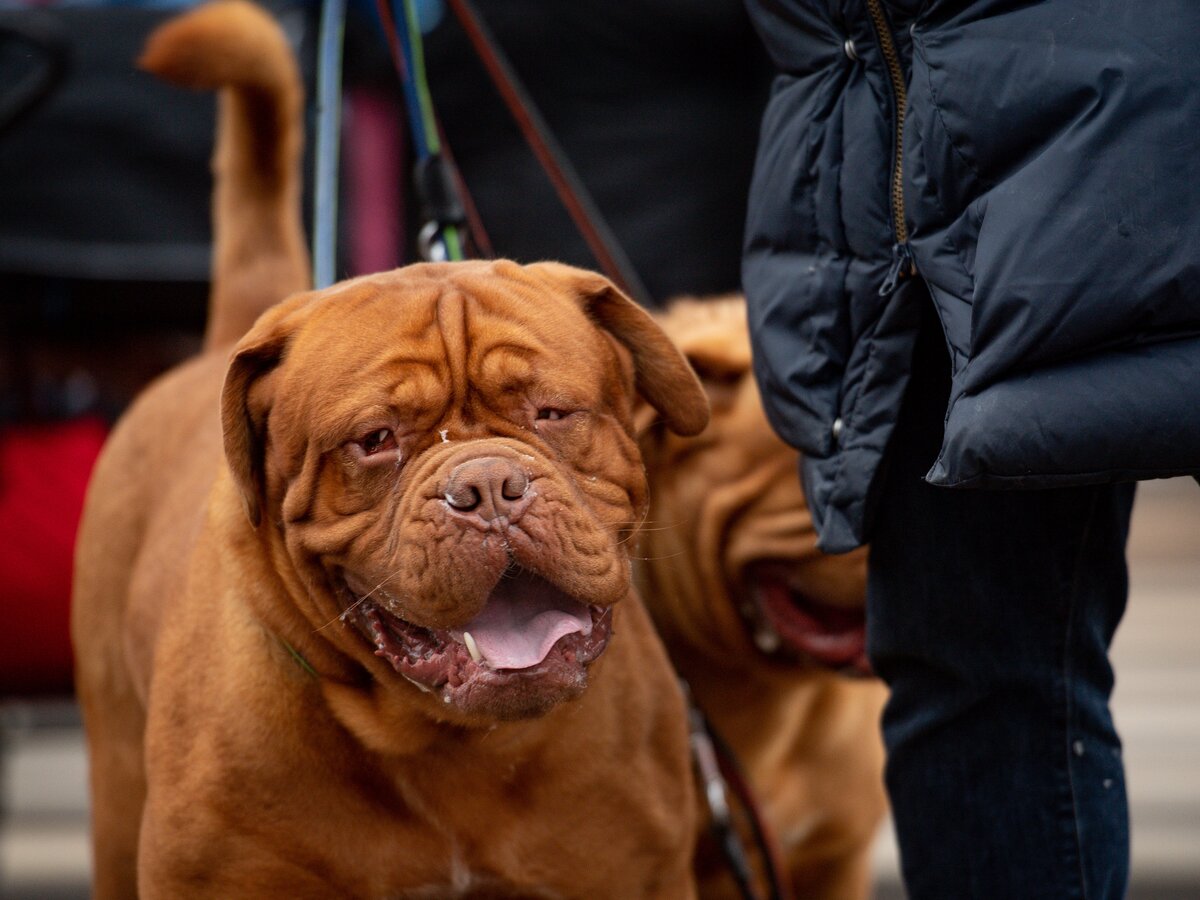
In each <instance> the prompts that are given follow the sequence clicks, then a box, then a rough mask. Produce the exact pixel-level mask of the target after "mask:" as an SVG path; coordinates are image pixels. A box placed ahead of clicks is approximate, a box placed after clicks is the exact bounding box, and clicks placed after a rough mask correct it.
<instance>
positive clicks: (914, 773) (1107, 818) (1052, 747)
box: [868, 333, 1133, 900]
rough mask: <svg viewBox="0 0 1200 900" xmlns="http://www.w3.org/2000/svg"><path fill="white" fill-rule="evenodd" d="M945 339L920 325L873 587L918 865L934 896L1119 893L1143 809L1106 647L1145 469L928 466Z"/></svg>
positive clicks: (875, 549) (899, 819)
mask: <svg viewBox="0 0 1200 900" xmlns="http://www.w3.org/2000/svg"><path fill="white" fill-rule="evenodd" d="M930 337H932V339H929V338H930ZM939 343H940V335H937V334H936V333H933V334H932V335H930V336H927V338H926V340H924V341H923V342H922V346H921V349H920V351H919V352H920V354H921V357H920V361H919V363H918V368H917V370H916V371H915V373H914V374H915V377H914V382H913V386H912V389H911V390H910V392H909V396H908V397H907V398H906V401H905V405H904V408H903V410H902V412H901V418H900V421H899V423H898V425H897V433H896V435H895V438H894V443H893V446H892V448H891V449H890V453H889V470H888V472H887V474H886V481H885V483H884V486H883V488H882V492H881V495H880V498H879V505H878V507H877V513H876V521H875V527H874V530H873V532H872V549H871V560H870V579H869V590H868V614H869V618H868V621H869V626H868V629H869V634H868V642H869V645H868V649H869V653H870V656H871V660H872V663H873V665H874V666H875V668H876V670H877V671H878V672H879V673H880V675H881V676H882V677H883V678H884V679H885V680H886V681H887V682H888V683H889V685H890V687H891V690H892V694H891V699H890V701H889V703H888V706H887V708H886V710H885V713H884V722H883V729H884V738H885V741H886V744H887V747H888V764H887V784H888V791H889V794H890V796H891V800H892V804H893V812H894V818H895V823H896V831H897V838H898V842H899V848H900V853H901V860H902V867H903V873H904V878H905V883H906V886H907V888H908V890H909V893H910V895H911V896H912V897H915V898H938V900H942V898H956V900H957V898H973V897H974V898H1002V897H1004V898H1008V897H1011V898H1019V900H1034V898H1039V897H1045V898H1053V900H1062V898H1070V897H1086V898H1107V897H1120V896H1122V895H1123V894H1124V891H1125V887H1126V882H1127V877H1128V856H1129V836H1128V813H1127V807H1126V800H1125V784H1124V774H1123V767H1122V763H1121V758H1120V741H1119V739H1118V737H1117V734H1116V731H1115V729H1114V727H1113V722H1112V717H1111V715H1110V712H1109V708H1108V701H1109V697H1110V694H1111V691H1112V683H1113V676H1112V670H1111V668H1110V665H1109V661H1108V647H1109V644H1110V642H1111V640H1112V636H1113V633H1114V631H1115V629H1116V627H1117V623H1118V622H1119V620H1120V617H1121V614H1122V612H1123V611H1124V605H1125V599H1126V595H1127V588H1128V581H1127V574H1126V567H1125V556H1124V547H1125V539H1126V535H1127V532H1128V523H1129V513H1130V510H1131V507H1132V501H1133V486H1132V485H1103V486H1090V487H1081V488H1067V489H1055V490H1038V491H980V490H953V489H945V488H934V487H931V486H929V485H928V484H926V483H925V482H924V481H923V480H922V479H921V476H922V475H924V473H925V472H926V471H927V470H928V468H929V466H930V465H931V464H932V462H933V459H934V456H935V455H936V453H937V449H938V445H939V443H940V437H941V416H942V411H943V410H944V408H945V397H946V389H947V384H946V381H947V379H946V375H945V371H946V364H945V360H944V356H943V357H940V358H939V354H938V353H937V349H936V348H937V345H938V344H939Z"/></svg>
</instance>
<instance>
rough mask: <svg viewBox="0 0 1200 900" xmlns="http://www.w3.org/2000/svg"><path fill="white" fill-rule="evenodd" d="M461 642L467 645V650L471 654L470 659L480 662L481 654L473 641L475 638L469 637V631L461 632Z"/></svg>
mask: <svg viewBox="0 0 1200 900" xmlns="http://www.w3.org/2000/svg"><path fill="white" fill-rule="evenodd" d="M463 643H464V644H466V645H467V652H468V653H470V654H471V659H473V660H475V662H477V663H482V662H483V654H482V653H480V652H479V645H478V644H476V643H475V638H473V637H471V632H469V631H464V632H463Z"/></svg>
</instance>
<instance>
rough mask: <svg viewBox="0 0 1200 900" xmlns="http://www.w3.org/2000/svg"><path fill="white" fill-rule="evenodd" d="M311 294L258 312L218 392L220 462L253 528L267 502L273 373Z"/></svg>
mask: <svg viewBox="0 0 1200 900" xmlns="http://www.w3.org/2000/svg"><path fill="white" fill-rule="evenodd" d="M311 299H312V295H311V294H296V295H294V296H292V297H289V298H288V299H287V300H285V301H283V302H282V303H280V304H278V305H277V306H274V307H272V308H271V309H269V310H267V312H265V313H263V315H262V316H261V317H260V318H259V320H258V321H257V322H256V323H255V324H254V327H253V328H251V329H250V331H249V332H247V333H246V336H245V337H243V338H242V339H241V341H239V342H238V345H237V346H236V347H235V348H234V351H233V358H232V361H231V362H230V364H229V369H228V371H227V372H226V373H225V385H224V387H223V388H222V390H221V427H222V431H223V435H224V441H225V460H226V462H227V463H228V465H229V471H230V473H231V474H232V475H233V481H234V484H236V485H237V489H238V492H239V493H240V494H241V496H242V505H243V507H244V508H245V510H246V517H247V518H248V519H249V520H250V524H251V525H253V526H254V527H255V528H257V527H258V526H259V524H260V523H261V522H262V511H263V504H264V502H265V500H266V468H265V467H266V457H265V451H266V439H267V434H266V430H267V415H268V413H269V411H270V407H271V397H272V395H273V390H272V387H273V386H272V378H271V376H272V373H274V371H275V369H276V367H277V366H278V365H279V363H280V361H281V360H282V359H283V357H284V354H285V353H286V351H287V346H288V343H289V342H290V340H291V338H292V335H293V334H294V333H295V331H296V328H297V327H298V325H299V321H300V318H301V317H300V316H298V315H297V312H298V311H299V310H301V309H303V308H304V307H305V306H307V305H308V303H309V302H310V301H311Z"/></svg>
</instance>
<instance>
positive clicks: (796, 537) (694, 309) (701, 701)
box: [638, 298, 885, 898]
mask: <svg viewBox="0 0 1200 900" xmlns="http://www.w3.org/2000/svg"><path fill="white" fill-rule="evenodd" d="M660 322H661V323H662V324H663V326H664V328H665V329H666V331H667V333H668V334H670V335H671V337H672V338H673V339H674V340H675V342H676V343H677V344H678V345H679V346H680V348H681V349H682V350H683V351H684V353H685V354H686V355H687V356H688V358H689V360H690V361H691V362H692V364H693V366H694V367H695V368H696V370H697V371H698V372H699V373H700V375H701V378H702V380H703V382H704V385H705V388H706V389H707V391H708V393H709V400H710V403H711V405H712V410H713V419H712V422H711V423H710V425H709V427H708V429H707V430H706V431H705V432H704V433H703V434H701V435H699V436H697V437H693V438H682V437H678V436H676V435H672V434H668V433H667V432H666V430H665V429H663V428H660V427H652V428H648V429H646V430H645V431H644V434H643V437H642V441H641V445H642V452H643V455H644V457H645V459H646V464H647V468H648V474H649V479H650V491H651V508H650V514H649V518H648V526H647V528H646V529H645V533H644V536H643V538H642V542H641V555H642V556H644V557H645V561H644V562H643V563H642V564H641V566H640V567H639V570H638V580H639V585H640V587H641V589H642V592H643V595H644V596H646V597H647V602H648V604H649V606H650V611H651V615H652V616H653V617H654V619H655V622H656V624H657V625H658V627H659V630H660V633H661V634H662V636H663V639H664V641H665V642H666V644H667V649H668V651H669V653H670V654H671V657H672V659H673V661H674V662H675V665H676V667H677V669H678V670H679V671H680V673H681V674H682V675H683V677H684V678H685V679H686V680H687V681H688V682H689V684H690V686H691V689H692V693H693V696H694V697H695V698H696V701H697V704H698V706H699V707H700V708H701V709H702V710H703V711H704V712H705V714H706V715H707V716H708V718H709V720H710V721H711V722H712V724H713V726H714V728H715V730H716V731H717V732H718V734H720V735H721V736H723V737H724V738H725V740H726V741H727V742H728V744H730V745H731V747H732V748H733V750H734V751H735V752H736V754H737V756H738V758H739V760H740V762H741V765H742V767H743V768H744V770H745V772H746V774H747V777H748V780H749V781H750V782H751V784H752V786H753V787H754V788H755V789H756V791H757V793H758V795H759V797H760V798H761V801H762V806H763V812H764V815H765V818H766V819H767V821H768V823H769V824H770V825H771V826H772V829H773V831H774V832H775V834H776V836H777V837H778V839H779V843H780V844H781V845H782V848H781V849H782V853H783V856H784V862H785V864H786V867H787V869H788V871H789V872H790V876H791V887H792V892H793V895H794V896H795V897H797V898H818V897H820V898H862V897H865V896H867V894H868V891H869V887H870V882H869V879H870V873H869V868H868V863H869V854H870V849H871V845H872V842H873V837H874V834H875V831H876V828H877V826H878V824H879V822H880V819H881V818H882V816H883V814H884V810H885V800H884V793H883V782H882V766H883V751H882V746H881V741H880V738H879V734H878V719H879V714H880V708H881V705H882V702H883V699H884V688H883V686H882V685H881V684H880V683H879V682H877V681H875V680H873V679H855V680H852V679H849V678H846V677H843V676H841V675H838V674H835V673H834V672H832V671H830V669H831V668H834V669H837V668H855V667H860V668H861V667H865V665H866V663H865V659H864V655H863V651H864V644H863V627H862V626H863V600H864V596H865V587H866V568H865V567H866V556H865V553H864V552H863V551H859V552H856V553H852V554H849V555H846V556H827V555H825V554H823V553H821V552H820V551H818V550H817V549H816V534H815V532H814V531H813V527H812V520H811V517H810V516H809V513H808V509H807V507H806V505H805V502H804V494H803V491H802V489H801V487H800V483H799V478H798V474H797V463H798V457H797V454H796V453H795V451H793V450H791V449H790V448H788V447H787V446H786V445H785V444H784V443H783V442H782V441H781V440H780V439H779V438H778V437H776V435H775V434H774V432H772V430H771V428H770V426H769V425H768V423H767V420H766V417H765V415H764V413H763V411H762V405H761V403H760V401H759V397H758V392H757V389H756V387H755V384H754V379H753V377H752V375H751V373H750V339H749V334H748V331H747V327H746V311H745V304H744V302H743V301H742V300H741V299H740V298H725V299H721V300H714V301H704V302H700V301H681V302H678V303H676V304H674V305H673V306H672V308H671V309H670V311H669V312H668V313H667V314H666V315H665V316H664V317H662V318H661V319H660ZM701 846H702V848H703V847H705V845H704V844H702V845H701ZM723 868H724V866H723V863H722V861H721V860H720V859H718V858H717V857H716V853H715V848H713V849H711V850H703V849H702V852H701V853H700V854H699V857H698V859H697V871H698V874H699V876H700V886H701V896H703V897H724V896H733V891H732V881H731V880H730V879H729V877H728V876H727V875H725V874H724V873H723V871H722V870H723Z"/></svg>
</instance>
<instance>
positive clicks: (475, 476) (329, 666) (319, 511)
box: [73, 0, 708, 898]
mask: <svg viewBox="0 0 1200 900" xmlns="http://www.w3.org/2000/svg"><path fill="white" fill-rule="evenodd" d="M144 63H145V65H147V67H149V68H151V69H152V70H155V71H159V72H169V73H171V74H172V75H173V76H174V77H176V78H177V79H181V80H186V81H188V82H190V83H197V84H205V83H210V84H211V83H219V84H228V85H230V86H231V87H230V89H229V90H227V91H226V92H225V95H224V97H223V100H222V112H221V119H220V127H221V131H222V133H221V138H220V141H219V149H218V165H217V169H218V175H219V179H218V181H219V185H218V192H217V204H216V226H217V228H218V232H219V236H218V253H217V263H216V272H215V278H216V282H217V284H216V289H215V292H214V307H215V308H214V310H213V312H214V316H213V319H212V323H213V324H212V326H211V328H210V335H209V338H210V344H212V345H214V346H215V347H217V348H218V349H214V350H213V351H212V352H209V353H207V354H206V355H204V356H202V357H201V358H199V359H197V360H195V361H193V362H191V363H189V364H187V365H185V366H183V367H182V368H180V369H179V370H177V371H175V372H173V373H171V374H169V375H167V376H166V377H165V378H163V379H162V380H160V381H159V382H158V383H156V384H155V385H153V386H152V387H151V388H150V389H149V390H148V391H147V392H146V393H145V394H144V395H143V396H142V397H141V398H140V399H139V400H138V401H137V403H136V404H135V405H134V407H133V408H132V409H131V410H130V412H129V413H128V414H127V416H126V417H125V418H124V420H123V421H122V422H121V423H120V425H119V426H118V428H117V429H116V431H115V433H114V435H113V437H112V439H111V442H110V444H109V445H108V447H107V449H106V450H105V453H104V455H103V458H102V460H101V462H100V463H99V466H98V468H97V471H96V475H95V478H94V481H93V483H92V487H91V490H90V495H89V498H88V504H87V510H86V514H85V520H84V523H83V526H82V531H81V537H80V542H79V548H78V566H77V578H76V585H77V589H76V596H75V606H74V612H73V635H74V640H75V645H76V651H77V656H78V688H79V696H80V699H81V702H82V705H83V710H84V716H85V722H86V725H87V731H88V738H89V743H90V751H91V781H92V796H93V829H94V843H95V855H96V885H95V894H96V896H97V897H99V898H111V897H132V896H135V895H136V894H140V895H141V896H143V897H147V898H153V897H167V898H178V897H185V896H196V897H205V898H210V897H222V898H223V897H235V896H238V897H242V896H249V897H271V898H278V897H321V898H324V897H381V898H382V897H388V898H393V897H438V898H440V897H476V898H490V897H580V898H594V897H616V898H633V897H689V896H692V895H693V894H694V888H693V881H692V877H691V872H690V855H691V849H692V844H693V839H694V833H695V828H696V816H695V809H694V801H693V790H694V789H693V785H692V779H691V774H690V765H689V760H688V757H687V751H686V729H685V724H684V709H683V704H682V700H681V697H680V695H679V693H678V689H677V686H676V682H675V680H674V678H673V676H672V673H671V671H670V668H669V665H668V662H667V659H666V656H665V653H664V652H663V650H662V647H661V645H660V644H659V642H658V640H657V638H656V636H655V635H654V633H653V628H652V625H651V623H650V620H649V618H648V617H647V615H646V613H645V610H644V608H643V607H642V606H641V604H640V601H639V600H638V599H637V596H636V595H635V594H634V592H633V589H632V585H631V581H630V565H629V558H628V555H627V551H626V547H627V546H628V543H627V542H626V540H625V539H626V538H627V537H628V535H629V532H630V531H631V529H632V528H633V527H634V526H635V525H636V523H637V522H639V521H640V520H641V518H642V516H643V513H644V508H645V505H646V485H645V479H644V473H643V467H642V462H641V459H640V457H639V455H638V450H637V446H636V443H635V440H634V432H633V424H632V407H633V403H634V400H635V393H636V394H640V395H641V396H642V397H644V398H645V399H646V400H647V401H648V402H649V403H651V404H652V405H653V406H654V407H655V408H656V409H658V410H660V411H661V412H662V414H663V416H664V417H665V419H666V421H667V423H668V425H669V427H671V428H673V429H675V430H677V431H679V432H681V433H694V432H697V431H699V430H700V429H702V428H703V427H704V424H705V422H706V420H707V415H708V413H707V404H706V401H705V397H704V395H703V392H702V390H701V388H700V386H699V383H698V382H697V380H696V378H695V375H694V374H693V373H692V371H691V370H690V369H689V368H688V365H687V363H686V361H685V360H684V358H683V357H682V356H681V355H680V354H679V353H678V351H677V350H676V349H675V348H674V347H673V345H671V344H670V342H669V341H668V340H667V338H666V337H665V336H664V335H663V333H662V331H661V330H660V329H659V327H658V326H657V325H656V324H654V322H653V320H652V319H651V318H650V317H649V316H648V315H647V314H646V313H644V312H642V311H641V310H640V309H638V308H637V307H636V306H635V305H634V304H633V303H632V302H631V301H629V300H628V299H627V298H626V297H624V296H623V295H621V294H620V293H619V292H618V291H617V290H616V289H615V288H613V286H612V285H611V284H609V283H608V282H607V281H606V280H605V279H603V278H601V277H600V276H598V275H593V274H591V273H587V272H583V271H580V270H576V269H572V268H568V267H565V266H560V265H556V264H539V265H531V266H525V267H521V266H518V265H516V264H513V263H507V262H494V263H492V262H479V263H462V264H442V265H419V266H413V267H410V268H407V269H401V270H397V271H395V272H391V273H387V274H382V275H375V276H368V277H363V278H358V279H355V280H352V281H349V282H345V283H342V284H339V285H336V286H334V287H332V288H330V289H328V290H323V291H317V292H308V293H300V294H296V295H293V296H291V297H290V298H288V299H287V300H285V301H283V302H282V303H280V304H279V305H277V306H275V307H273V308H272V309H270V311H269V312H267V313H266V314H265V315H263V316H262V317H261V318H260V319H259V321H258V322H257V324H255V325H254V326H253V328H251V330H250V331H249V333H248V334H246V335H245V337H243V338H242V339H241V341H240V343H239V344H238V345H237V347H236V349H235V350H234V352H233V356H232V362H230V361H229V359H230V357H229V351H228V349H226V350H221V349H219V346H220V345H221V343H222V340H223V339H224V338H226V337H230V336H232V333H234V332H236V331H237V330H238V328H239V327H240V324H239V323H242V322H244V321H245V320H246V319H247V318H248V317H249V314H251V313H252V312H254V311H255V310H256V307H258V306H265V305H268V304H269V303H270V302H271V300H272V299H273V297H272V295H273V294H274V289H273V286H274V285H279V286H281V288H283V287H286V288H292V287H294V286H296V283H297V282H299V283H303V282H304V281H305V279H306V274H305V265H306V264H305V260H304V258H303V257H304V254H303V251H302V249H301V244H300V243H299V242H298V241H297V240H296V236H297V234H298V233H299V225H298V219H297V210H296V199H297V198H296V192H295V190H294V188H295V183H296V182H295V171H294V167H295V163H296V153H298V139H297V137H296V132H297V128H298V120H297V116H298V112H299V104H298V103H297V102H296V97H297V93H296V82H295V70H294V65H293V63H292V62H291V60H290V57H289V54H288V50H287V47H286V43H285V42H284V41H283V38H282V35H281V33H280V32H279V31H278V30H277V29H276V28H275V26H274V25H273V23H272V22H271V21H270V20H269V19H268V18H267V17H266V16H265V15H263V14H261V13H260V12H258V11H257V10H255V9H254V8H252V7H249V6H248V5H247V4H245V3H242V2H238V0H226V2H221V3H218V4H214V5H211V6H208V7H202V8H200V9H199V10H197V11H195V12H193V13H191V14H189V15H187V16H186V17H184V18H182V19H180V20H177V21H175V22H173V23H170V24H169V25H168V26H166V28H165V29H163V30H162V31H160V32H159V33H158V34H157V35H156V36H155V37H154V38H153V39H152V42H151V44H150V45H149V50H148V52H147V55H146V58H145V60H144ZM218 410H219V411H220V416H218V414H217V413H218Z"/></svg>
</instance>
